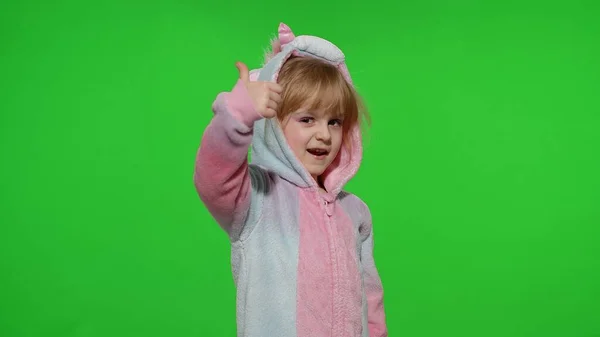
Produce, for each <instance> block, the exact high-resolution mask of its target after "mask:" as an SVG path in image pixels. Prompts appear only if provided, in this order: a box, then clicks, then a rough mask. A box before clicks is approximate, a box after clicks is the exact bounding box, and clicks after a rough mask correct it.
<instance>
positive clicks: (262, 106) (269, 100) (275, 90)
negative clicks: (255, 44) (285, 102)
mask: <svg viewBox="0 0 600 337" xmlns="http://www.w3.org/2000/svg"><path fill="white" fill-rule="evenodd" d="M235 66H236V68H237V69H238V71H239V73H240V80H241V81H242V82H243V83H244V85H245V86H246V90H247V91H248V94H249V95H250V98H251V99H252V103H253V105H254V109H256V112H258V113H259V114H260V115H261V116H263V117H264V118H272V117H275V116H277V109H278V107H279V104H280V103H281V92H282V88H281V86H280V85H279V84H277V83H274V82H258V81H256V82H253V81H250V72H249V71H248V67H247V66H246V65H245V64H244V63H242V62H237V63H236V64H235Z"/></svg>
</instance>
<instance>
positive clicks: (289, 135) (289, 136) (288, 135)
mask: <svg viewBox="0 0 600 337" xmlns="http://www.w3.org/2000/svg"><path fill="white" fill-rule="evenodd" d="M284 135H285V139H286V140H287V142H288V145H289V146H290V147H291V148H292V149H293V150H299V149H302V148H303V147H304V143H305V142H304V137H303V136H302V132H301V130H299V129H297V128H294V127H287V128H286V129H285V130H284Z"/></svg>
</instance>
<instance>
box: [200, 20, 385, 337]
mask: <svg viewBox="0 0 600 337" xmlns="http://www.w3.org/2000/svg"><path fill="white" fill-rule="evenodd" d="M272 47H273V50H272V52H271V54H269V55H267V62H266V64H265V65H264V66H263V68H262V69H258V70H253V71H252V72H249V71H248V68H247V67H246V66H245V65H244V64H243V63H237V64H236V66H237V68H238V70H239V74H240V78H239V80H238V81H237V83H236V84H235V86H234V88H233V90H232V91H231V92H223V93H220V94H219V95H218V96H217V98H216V100H215V102H214V104H213V111H214V113H215V116H214V118H213V119H212V121H211V123H210V124H209V125H208V127H207V128H206V130H205V132H204V135H203V138H202V143H201V145H200V148H199V150H198V154H197V159H196V167H195V174H194V182H195V186H196V189H197V191H198V194H199V196H200V198H201V200H202V201H203V203H204V204H205V205H206V207H207V209H208V210H209V211H210V213H211V214H212V216H213V217H214V218H215V220H216V221H217V222H218V224H219V225H220V226H221V227H222V228H223V229H224V230H225V232H226V233H227V234H228V236H229V239H230V241H231V246H232V256H231V263H232V271H233V275H234V281H235V284H236V289H237V325H238V334H237V335H238V336H239V337H242V336H243V337H296V336H298V337H312V336H314V337H325V336H331V337H365V336H371V337H383V336H387V328H386V323H385V316H384V309H383V290H382V285H381V280H380V278H379V275H378V272H377V269H376V267H375V263H374V260H373V227H372V224H371V215H370V212H369V208H368V207H367V206H366V205H365V204H364V203H363V202H362V201H361V200H360V199H359V198H357V197H356V196H354V195H352V194H350V193H347V192H344V191H342V188H343V186H344V185H345V184H346V182H348V180H350V179H351V178H352V177H353V176H354V174H355V173H356V171H357V170H358V167H359V165H360V162H361V159H362V146H361V135H360V125H359V124H360V120H361V113H362V112H361V110H360V106H359V101H358V96H357V94H356V93H355V91H354V89H353V86H352V82H351V78H350V75H349V73H348V70H347V68H346V65H345V61H344V54H343V53H342V52H341V51H340V50H339V49H338V48H337V47H336V46H335V45H333V44H332V43H330V42H329V41H326V40H323V39H321V38H318V37H314V36H298V37H295V36H294V34H293V33H292V32H291V30H290V29H289V27H287V26H286V25H285V24H281V25H280V27H279V38H278V39H276V40H275V41H274V42H273V44H272ZM250 145H252V149H251V150H252V152H251V155H252V160H251V164H248V149H249V147H250Z"/></svg>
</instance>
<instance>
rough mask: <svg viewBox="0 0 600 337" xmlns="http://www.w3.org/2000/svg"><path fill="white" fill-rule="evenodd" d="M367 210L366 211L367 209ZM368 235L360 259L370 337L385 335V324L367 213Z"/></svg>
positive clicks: (371, 227)
mask: <svg viewBox="0 0 600 337" xmlns="http://www.w3.org/2000/svg"><path fill="white" fill-rule="evenodd" d="M367 212H368V211H367ZM368 221H369V227H370V230H369V235H368V236H367V238H366V239H365V241H364V242H363V244H362V250H361V254H362V256H361V259H362V263H363V273H364V275H363V277H364V285H365V292H366V295H367V310H368V324H369V336H370V337H387V335H388V331H387V325H386V322H385V312H384V307H383V286H382V283H381V278H380V277H379V273H378V271H377V267H376V266H375V260H374V258H373V226H372V224H371V215H370V213H369V215H368Z"/></svg>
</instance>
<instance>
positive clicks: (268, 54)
mask: <svg viewBox="0 0 600 337" xmlns="http://www.w3.org/2000/svg"><path fill="white" fill-rule="evenodd" d="M295 38H296V36H295V35H294V33H292V30H291V29H290V27H288V26H287V25H286V24H285V23H280V24H279V30H278V37H277V38H274V39H273V40H271V49H270V50H266V51H265V57H264V59H265V62H264V64H263V65H265V64H267V62H269V61H270V60H271V59H272V58H273V56H275V55H277V54H278V53H279V52H280V51H281V50H282V48H283V46H285V45H286V44H288V43H290V42H292V41H293V40H294V39H295Z"/></svg>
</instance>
